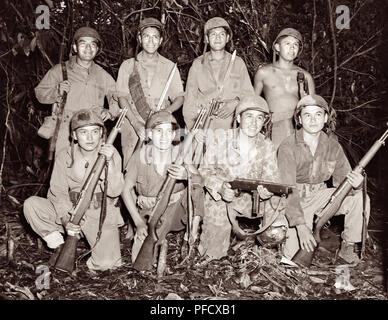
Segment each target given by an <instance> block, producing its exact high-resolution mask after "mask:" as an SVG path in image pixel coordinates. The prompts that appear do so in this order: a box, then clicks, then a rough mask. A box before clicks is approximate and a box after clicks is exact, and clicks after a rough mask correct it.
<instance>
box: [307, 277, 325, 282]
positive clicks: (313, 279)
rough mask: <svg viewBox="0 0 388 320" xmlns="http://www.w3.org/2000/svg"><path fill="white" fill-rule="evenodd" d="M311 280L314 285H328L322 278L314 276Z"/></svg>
mask: <svg viewBox="0 0 388 320" xmlns="http://www.w3.org/2000/svg"><path fill="white" fill-rule="evenodd" d="M310 280H311V281H312V282H314V283H319V284H321V283H326V281H325V280H322V279H321V278H318V277H313V276H310Z"/></svg>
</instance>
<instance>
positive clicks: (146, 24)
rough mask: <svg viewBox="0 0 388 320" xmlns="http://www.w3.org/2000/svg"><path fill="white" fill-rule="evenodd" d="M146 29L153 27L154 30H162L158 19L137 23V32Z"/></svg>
mask: <svg viewBox="0 0 388 320" xmlns="http://www.w3.org/2000/svg"><path fill="white" fill-rule="evenodd" d="M148 27H155V28H158V29H159V30H162V29H163V25H162V23H161V22H160V21H159V20H158V19H155V18H145V19H143V20H141V21H140V23H139V32H141V31H142V30H143V29H145V28H148Z"/></svg>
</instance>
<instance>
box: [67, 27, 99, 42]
mask: <svg viewBox="0 0 388 320" xmlns="http://www.w3.org/2000/svg"><path fill="white" fill-rule="evenodd" d="M81 37H92V38H95V39H96V40H97V41H99V42H100V43H101V42H102V40H101V37H100V35H99V34H98V32H97V31H96V30H95V29H93V28H90V27H81V28H79V29H78V30H77V31H76V32H75V33H74V37H73V41H74V42H77V41H78V39H79V38H81Z"/></svg>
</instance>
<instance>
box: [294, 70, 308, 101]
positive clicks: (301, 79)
mask: <svg viewBox="0 0 388 320" xmlns="http://www.w3.org/2000/svg"><path fill="white" fill-rule="evenodd" d="M296 80H297V82H298V88H299V99H302V98H303V97H304V96H307V95H308V94H309V84H308V82H307V80H306V79H305V76H304V73H303V72H301V71H298V74H297V76H296Z"/></svg>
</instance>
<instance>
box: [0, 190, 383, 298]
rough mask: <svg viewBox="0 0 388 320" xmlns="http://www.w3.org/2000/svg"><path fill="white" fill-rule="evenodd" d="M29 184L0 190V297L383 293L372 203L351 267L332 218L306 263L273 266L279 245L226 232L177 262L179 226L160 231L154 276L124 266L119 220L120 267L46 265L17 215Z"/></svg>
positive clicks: (378, 220)
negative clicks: (215, 248)
mask: <svg viewBox="0 0 388 320" xmlns="http://www.w3.org/2000/svg"><path fill="white" fill-rule="evenodd" d="M37 188H39V185H35V184H34V185H33V184H26V185H25V186H20V185H19V187H18V188H13V189H12V190H11V189H8V190H7V192H6V193H3V195H2V198H1V200H2V201H1V208H2V209H1V212H0V299H4V300H58V299H60V300H62V299H64V300H166V299H167V300H169V299H173V300H176V299H184V300H211V299H221V300H223V299H225V300H231V299H233V300H295V299H297V300H360V299H367V300H387V293H386V287H385V283H386V278H385V275H384V269H385V264H384V262H383V261H384V259H383V257H384V252H385V253H386V249H385V246H384V243H383V241H382V239H383V238H384V237H382V235H383V234H384V228H383V227H381V226H382V225H384V222H383V220H384V219H382V218H383V210H379V209H374V212H373V215H372V216H373V219H371V222H370V225H369V234H370V239H369V241H368V242H367V247H366V252H365V257H364V259H363V261H362V262H361V263H360V264H359V265H358V266H356V267H353V266H349V265H344V262H343V261H342V262H341V261H340V259H336V250H337V249H338V246H339V243H340V242H339V239H340V238H339V235H340V232H341V227H340V226H341V219H340V218H339V219H334V220H336V221H334V222H332V224H331V225H330V227H328V228H326V229H325V230H324V232H323V236H322V238H323V242H322V244H321V248H320V249H319V250H317V252H316V256H315V259H314V262H313V265H312V266H311V267H310V268H309V269H305V268H295V267H290V266H285V265H280V264H279V261H280V257H281V255H280V252H279V250H278V249H277V248H264V247H262V246H260V245H258V244H257V243H256V242H255V240H254V239H248V240H245V241H237V240H236V239H233V242H232V245H231V249H230V252H229V256H228V257H226V258H223V259H220V260H217V261H211V262H209V263H205V262H204V261H202V260H201V258H200V257H199V256H198V254H197V255H194V256H193V257H192V258H191V259H188V260H186V261H185V262H183V263H182V258H181V254H180V248H181V244H182V241H183V231H182V232H179V233H172V234H169V235H168V238H167V239H168V241H169V249H168V255H167V268H166V271H165V275H164V276H162V277H159V278H158V277H157V275H156V269H155V268H154V269H153V270H152V271H146V272H145V271H143V272H139V271H136V270H135V269H133V268H132V265H131V262H130V253H131V243H130V242H128V241H126V240H125V233H126V227H123V228H122V229H121V237H122V242H121V243H122V256H123V261H124V265H123V266H122V267H120V268H118V269H117V270H113V271H104V272H97V273H91V272H90V271H88V269H87V267H86V264H85V262H86V260H87V257H84V258H82V259H81V260H80V261H78V263H77V268H76V270H75V271H74V272H73V273H72V274H67V273H64V272H61V271H58V270H54V269H50V270H49V269H48V267H47V262H48V260H49V258H50V256H51V251H50V250H49V249H48V248H47V247H46V246H45V245H44V244H42V242H41V241H39V240H38V238H37V237H36V236H35V235H34V233H33V232H32V231H31V229H30V228H29V227H28V225H26V223H25V220H24V218H23V217H22V203H23V199H25V198H26V196H27V195H28V194H31V191H34V192H36V190H37ZM16 190H18V191H16ZM87 251H88V247H87V244H86V242H85V241H84V240H81V241H80V242H79V246H78V249H77V255H78V256H81V255H82V254H84V253H86V252H87ZM194 252H195V251H194ZM346 274H348V277H346ZM344 277H345V278H344ZM346 279H347V280H346ZM45 280H46V282H45ZM341 281H342V282H341Z"/></svg>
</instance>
